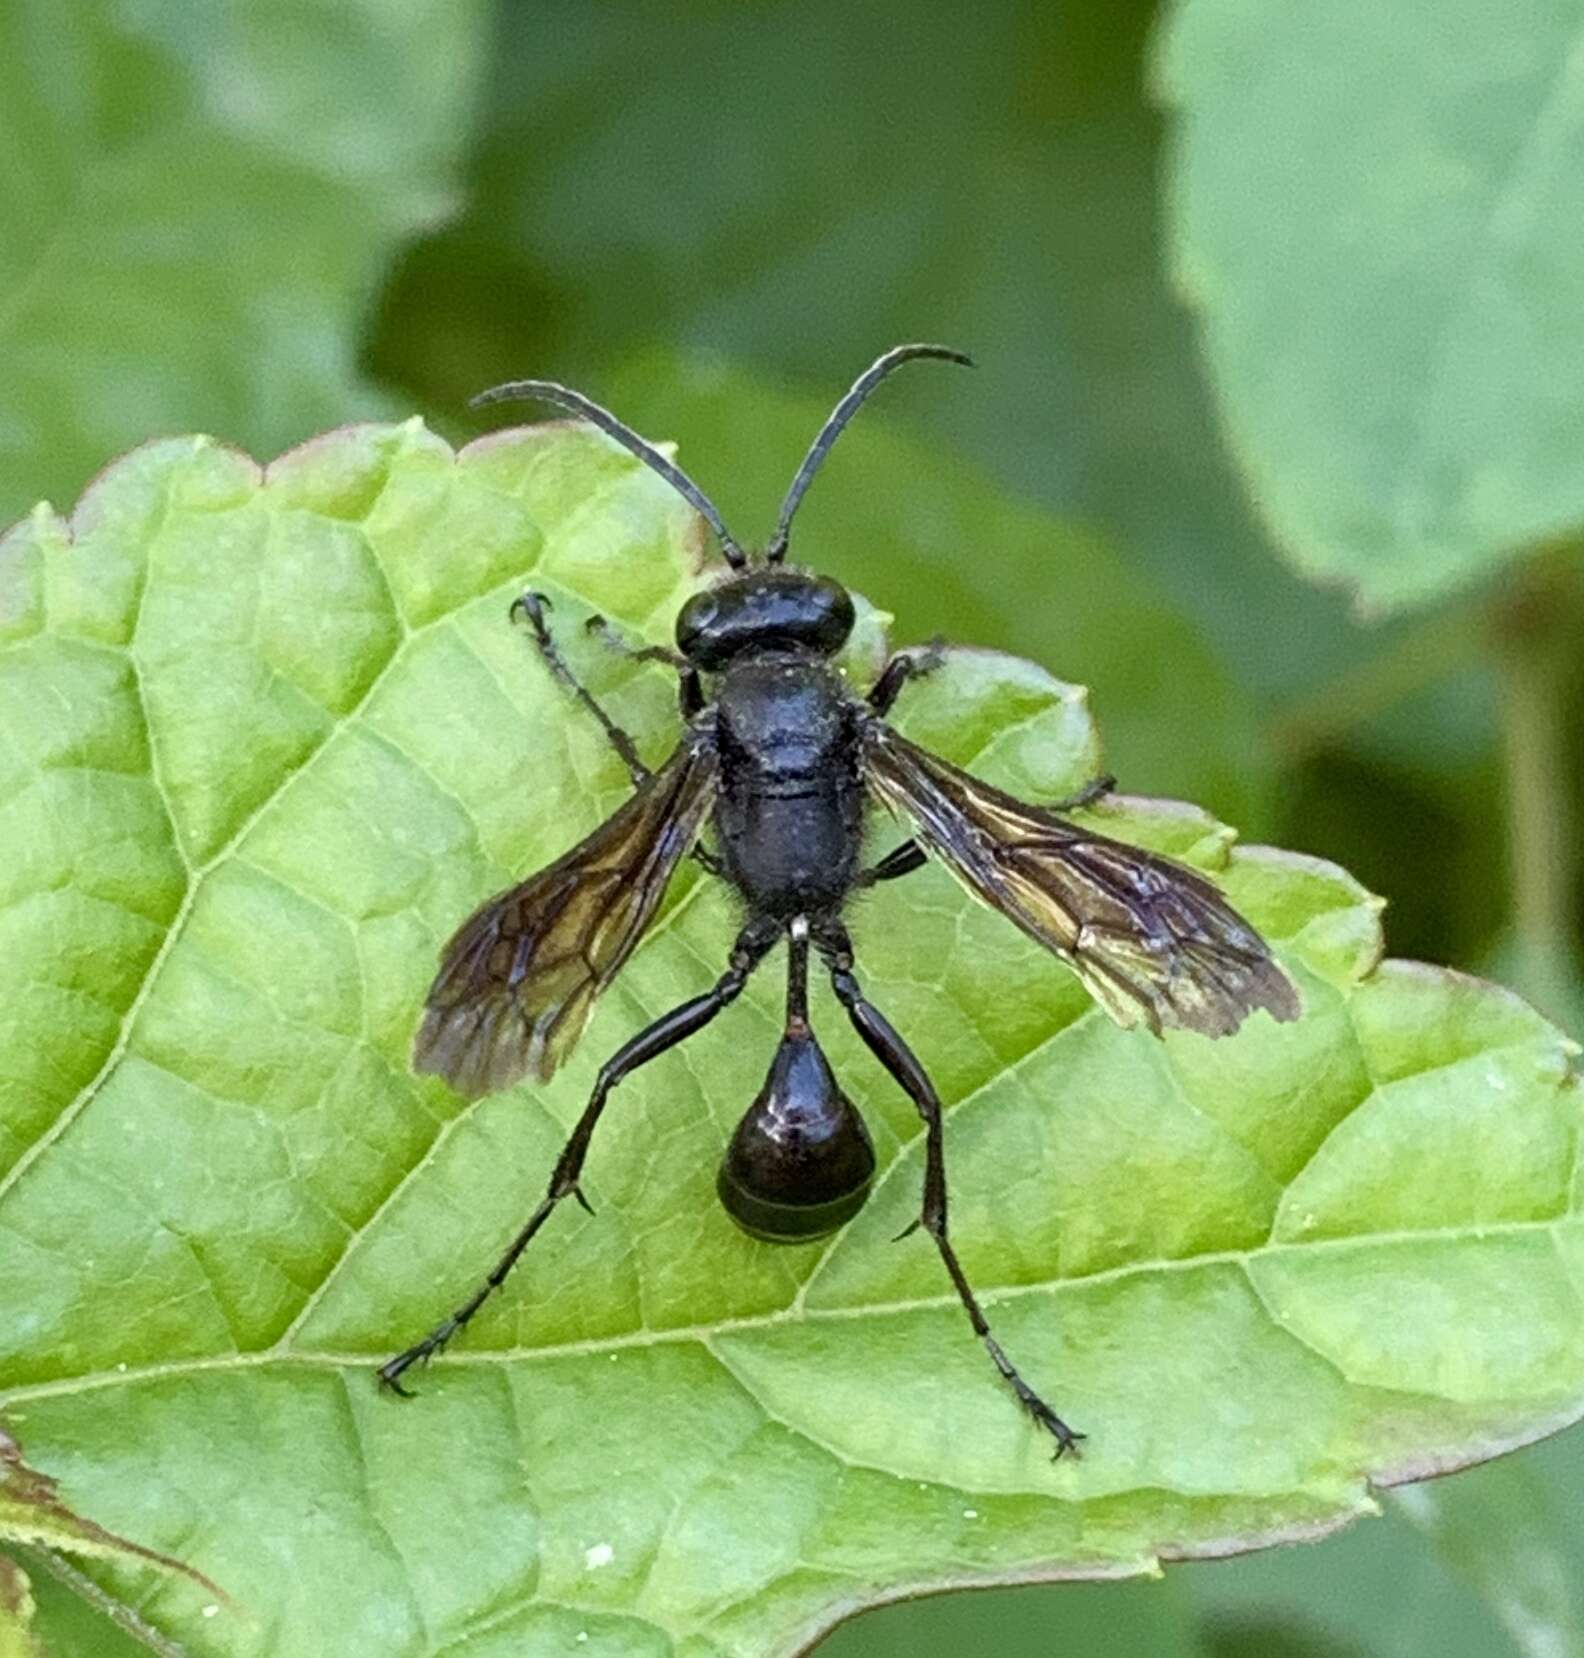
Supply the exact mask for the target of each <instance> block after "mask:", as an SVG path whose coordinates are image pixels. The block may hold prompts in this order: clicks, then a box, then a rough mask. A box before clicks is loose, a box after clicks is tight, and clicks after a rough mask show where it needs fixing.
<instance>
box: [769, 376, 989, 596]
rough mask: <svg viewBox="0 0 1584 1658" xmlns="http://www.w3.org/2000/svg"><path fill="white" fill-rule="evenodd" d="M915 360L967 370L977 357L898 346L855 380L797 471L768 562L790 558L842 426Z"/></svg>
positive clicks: (788, 493) (772, 538)
mask: <svg viewBox="0 0 1584 1658" xmlns="http://www.w3.org/2000/svg"><path fill="white" fill-rule="evenodd" d="M915 357H939V358H940V359H942V361H944V362H948V363H961V364H963V365H964V367H966V368H972V367H973V358H972V357H970V356H968V355H967V353H966V352H962V351H953V350H952V349H951V347H950V346H945V345H894V346H892V348H891V349H890V350H889V351H888V352H886V353H885V355H884V356H881V357H877V358H875V360H874V361H873V362H872V363H871V364H870V365H869V367H868V368H866V369H865V370H864V371H863V373H862V374H860V375H859V376H858V378H857V379H856V380H854V381H853V384H852V390H851V391H849V392H848V393H847V395H846V396H845V397H844V398H843V399H842V400H841V402H840V403H838V404H837V405H836V407H835V408H834V409H832V410H831V412H830V418H829V419H828V420H827V421H826V422H825V424H824V425H823V426H822V427H820V430H819V436H818V437H816V438H815V439H814V442H813V443H812V444H811V445H810V446H809V452H808V453H807V454H806V455H805V456H804V457H803V464H802V465H801V466H800V467H799V468H798V469H797V476H796V477H795V478H794V479H793V480H792V487H791V488H790V489H789V490H788V491H787V493H786V499H785V500H784V501H783V502H782V503H781V517H780V520H779V521H778V522H777V524H776V532H775V534H774V535H773V536H772V537H771V538H770V545H769V546H768V547H767V548H766V549H765V561H766V562H767V563H769V564H779V563H780V562H781V560H782V559H784V558H785V557H786V552H787V536H788V534H789V533H790V531H791V529H792V514H793V513H795V512H796V511H797V509H798V502H799V501H801V500H802V499H803V492H804V491H805V490H806V489H807V488H808V486H809V485H810V484H811V483H812V482H813V481H814V474H815V473H816V472H818V471H819V469H820V463H821V462H822V461H823V460H824V459H825V456H826V454H827V453H828V452H829V450H830V446H831V445H832V444H833V443H834V442H835V441H836V439H837V438H839V437H840V436H841V431H842V427H844V426H845V425H846V424H847V422H848V421H849V420H851V419H852V417H853V416H854V415H855V414H857V412H858V410H859V408H860V407H861V406H862V404H863V401H864V399H865V398H866V397H867V396H868V395H869V393H870V392H872V391H873V390H874V389H875V387H876V386H878V385H879V384H880V382H881V381H882V380H884V379H885V377H886V376H887V375H888V374H889V373H890V372H891V371H892V369H895V368H900V367H901V366H902V364H903V363H908V362H911V361H912V360H913V359H914V358H915Z"/></svg>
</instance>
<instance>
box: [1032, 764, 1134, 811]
mask: <svg viewBox="0 0 1584 1658" xmlns="http://www.w3.org/2000/svg"><path fill="white" fill-rule="evenodd" d="M1115 787H1116V778H1114V777H1113V776H1112V775H1111V773H1110V772H1106V773H1104V774H1103V775H1102V776H1100V777H1091V778H1090V779H1089V781H1088V782H1087V783H1085V784H1084V786H1083V787H1082V788H1081V789H1080V790H1079V791H1078V792H1077V794H1070V795H1068V796H1066V798H1065V799H1062V800H1046V801H1042V802H1041V806H1042V808H1043V809H1044V810H1045V811H1047V812H1079V811H1082V810H1083V808H1084V807H1085V806H1093V805H1094V803H1095V802H1096V801H1097V800H1102V799H1104V798H1105V796H1106V795H1108V794H1110V792H1111V791H1112V790H1113V789H1114V788H1115Z"/></svg>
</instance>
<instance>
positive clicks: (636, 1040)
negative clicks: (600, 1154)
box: [379, 921, 780, 1399]
mask: <svg viewBox="0 0 1584 1658" xmlns="http://www.w3.org/2000/svg"><path fill="white" fill-rule="evenodd" d="M779 936H780V927H779V926H778V925H777V924H776V923H775V922H770V921H750V922H749V923H748V925H747V926H746V927H744V928H743V930H742V931H741V932H740V933H739V934H738V935H737V942H736V944H735V945H734V946H733V948H732V953H731V961H730V963H729V965H728V966H727V968H726V971H725V972H724V973H723V974H721V976H720V978H719V979H717V980H716V982H715V986H714V988H713V989H711V990H707V991H705V992H704V994H703V995H702V996H695V997H694V998H693V999H692V1000H691V1001H688V1002H684V1003H683V1004H682V1005H681V1006H680V1007H676V1008H672V1010H671V1011H670V1012H669V1013H665V1014H662V1015H661V1016H660V1017H659V1018H658V1019H656V1020H655V1021H654V1023H653V1024H652V1025H649V1026H647V1027H646V1028H645V1029H643V1030H641V1031H639V1032H638V1034H637V1035H636V1036H634V1037H631V1038H630V1039H629V1040H628V1041H626V1042H624V1043H623V1044H622V1045H621V1047H619V1048H618V1049H617V1050H616V1052H615V1053H614V1054H612V1055H611V1057H610V1058H609V1059H607V1060H606V1061H605V1063H604V1064H603V1065H602V1066H600V1069H599V1076H598V1077H597V1078H596V1079H595V1083H594V1092H593V1093H592V1094H591V1095H590V1096H589V1102H588V1104H587V1105H586V1106H585V1107H584V1108H583V1115H582V1116H581V1117H579V1118H578V1120H577V1125H576V1127H574V1128H573V1130H572V1133H571V1134H570V1136H569V1137H568V1139H567V1143H566V1144H565V1145H564V1146H563V1147H562V1148H561V1155H560V1156H559V1157H558V1158H557V1159H556V1165H555V1171H554V1173H552V1174H551V1176H550V1184H549V1187H548V1188H547V1189H546V1191H545V1195H544V1196H543V1198H541V1199H540V1201H539V1207H538V1208H537V1209H535V1210H534V1212H533V1213H532V1214H531V1215H530V1216H529V1217H528V1221H527V1224H526V1225H525V1226H524V1227H523V1228H522V1230H521V1231H520V1232H519V1233H518V1234H517V1236H516V1237H515V1238H513V1239H512V1241H511V1243H510V1244H509V1245H508V1247H507V1249H506V1253H505V1254H504V1255H502V1256H501V1258H500V1259H499V1260H498V1261H497V1262H496V1263H495V1266H494V1268H493V1269H492V1270H491V1272H490V1274H489V1276H488V1277H487V1278H486V1279H485V1280H484V1282H483V1283H482V1284H480V1285H479V1287H478V1289H476V1290H475V1291H474V1292H473V1294H472V1295H471V1296H470V1297H469V1298H468V1299H467V1300H466V1301H464V1302H463V1303H462V1305H461V1306H460V1307H458V1308H457V1310H456V1311H455V1312H454V1313H452V1314H451V1315H450V1317H448V1318H443V1319H441V1321H440V1322H439V1323H438V1324H437V1325H436V1326H435V1327H434V1329H432V1330H431V1331H430V1332H429V1334H428V1335H426V1336H425V1337H424V1338H423V1340H422V1341H420V1342H415V1343H414V1344H413V1345H412V1346H411V1347H409V1348H408V1349H407V1350H406V1351H405V1352H403V1353H398V1354H397V1355H396V1357H395V1358H393V1359H389V1360H387V1361H386V1362H385V1363H384V1364H382V1365H381V1366H380V1368H379V1379H380V1385H381V1386H382V1387H388V1388H389V1389H390V1390H391V1391H392V1392H393V1393H399V1394H400V1395H401V1396H402V1398H404V1399H406V1398H410V1397H411V1394H410V1393H409V1391H408V1390H407V1389H406V1388H405V1387H403V1386H402V1382H401V1379H402V1377H403V1375H405V1374H406V1372H407V1371H409V1370H411V1369H412V1367H413V1366H414V1365H415V1364H427V1363H428V1361H429V1360H430V1359H432V1358H433V1357H434V1356H435V1354H436V1353H438V1352H440V1351H441V1350H442V1349H443V1348H444V1347H445V1345H446V1343H447V1342H449V1341H450V1340H451V1338H452V1337H453V1336H454V1335H456V1334H457V1332H458V1331H459V1330H461V1329H462V1328H463V1327H464V1326H465V1325H466V1324H467V1322H468V1320H469V1319H471V1318H472V1317H473V1315H474V1314H475V1313H476V1312H477V1311H478V1310H479V1308H480V1307H482V1306H483V1305H484V1303H485V1302H486V1301H487V1300H489V1298H490V1296H491V1295H492V1294H493V1293H494V1292H495V1291H496V1290H498V1289H499V1288H500V1287H501V1285H502V1284H503V1283H505V1281H506V1275H507V1274H508V1273H509V1272H510V1271H511V1269H512V1268H513V1267H514V1266H516V1264H517V1260H518V1257H519V1256H520V1255H521V1254H522V1252H523V1251H524V1250H525V1249H526V1248H527V1247H528V1245H529V1244H530V1243H532V1242H533V1240H534V1236H535V1234H536V1233H537V1232H538V1231H539V1229H540V1227H542V1226H543V1225H544V1223H545V1222H546V1221H547V1220H549V1218H550V1216H551V1215H552V1214H553V1213H554V1212H555V1210H556V1208H557V1206H558V1205H559V1204H560V1203H561V1202H562V1201H563V1200H564V1199H566V1198H569V1197H575V1198H576V1199H577V1200H578V1202H579V1203H580V1204H582V1206H583V1207H584V1209H587V1210H588V1212H589V1213H590V1214H592V1213H593V1210H592V1209H589V1205H588V1200H587V1199H586V1198H585V1197H584V1196H583V1193H582V1191H581V1189H580V1188H579V1186H578V1181H579V1180H580V1179H581V1178H582V1174H583V1159H584V1158H585V1157H586V1156H587V1155H588V1148H589V1141H590V1140H592V1139H593V1138H594V1130H595V1128H596V1127H597V1126H598V1124H599V1120H600V1114H601V1113H602V1112H603V1111H604V1109H605V1102H606V1100H607V1099H608V1098H609V1097H610V1092H611V1090H612V1089H613V1088H614V1087H615V1086H616V1085H617V1084H618V1083H619V1082H621V1081H622V1079H623V1078H625V1077H628V1076H630V1075H631V1074H632V1073H633V1072H634V1071H636V1070H637V1069H638V1067H639V1066H640V1065H647V1064H648V1063H649V1061H650V1060H651V1059H657V1058H659V1056H660V1055H661V1054H663V1053H664V1052H665V1051H666V1050H667V1049H668V1048H674V1047H675V1046H676V1045H677V1043H679V1042H682V1041H685V1040H686V1039H687V1038H688V1037H690V1036H692V1035H693V1034H694V1033H695V1032H696V1031H701V1030H703V1028H704V1027H705V1026H706V1025H707V1024H708V1023H709V1022H710V1021H711V1020H712V1019H713V1018H714V1017H715V1016H716V1014H718V1013H721V1012H722V1011H724V1010H725V1009H726V1008H728V1007H730V1006H731V1004H732V1003H733V1002H735V1001H736V1000H737V998H738V996H740V995H741V994H742V988H743V986H744V985H745V984H746V983H747V982H748V975H749V974H750V973H752V972H753V970H754V968H756V967H757V966H758V965H759V963H760V962H761V961H763V960H764V957H765V954H766V953H767V952H768V950H769V949H770V946H771V945H772V944H774V943H775V941H776V939H777V938H778V937H779Z"/></svg>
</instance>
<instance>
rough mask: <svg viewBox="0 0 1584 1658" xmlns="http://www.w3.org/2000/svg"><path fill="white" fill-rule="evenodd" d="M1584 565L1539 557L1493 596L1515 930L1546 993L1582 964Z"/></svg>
mask: <svg viewBox="0 0 1584 1658" xmlns="http://www.w3.org/2000/svg"><path fill="white" fill-rule="evenodd" d="M1577 585H1578V584H1577V581H1576V579H1575V572H1574V571H1573V570H1572V569H1571V568H1569V567H1568V566H1567V565H1566V564H1564V563H1562V562H1561V561H1560V560H1539V561H1536V562H1535V563H1534V564H1532V565H1531V566H1530V567H1529V568H1528V569H1527V570H1525V571H1524V572H1523V573H1522V574H1521V575H1520V576H1519V577H1518V578H1517V580H1516V582H1515V583H1514V585H1513V586H1512V587H1511V588H1510V589H1509V590H1507V591H1506V592H1504V593H1503V594H1502V595H1501V596H1500V597H1499V598H1498V599H1497V600H1496V601H1494V603H1493V606H1492V617H1491V620H1492V628H1491V637H1492V643H1493V646H1494V649H1495V654H1496V661H1497V666H1498V669H1499V671H1500V675H1501V687H1502V690H1501V721H1502V748H1503V753H1504V760H1505V770H1506V797H1507V846H1508V864H1509V870H1508V875H1509V880H1510V882H1511V890H1512V902H1513V933H1514V943H1515V946H1516V952H1517V960H1518V967H1519V976H1520V978H1521V980H1522V984H1523V987H1524V988H1525V989H1527V990H1529V991H1531V992H1532V993H1534V994H1535V995H1537V996H1538V997H1539V998H1541V999H1542V1000H1551V999H1553V998H1554V997H1555V996H1556V995H1557V994H1558V993H1562V990H1563V985H1564V983H1565V981H1566V980H1567V978H1569V977H1570V975H1571V971H1572V960H1571V957H1572V949H1573V913H1572V912H1573V893H1572V885H1573V875H1574V870H1573V853H1574V848H1575V845H1576V830H1575V825H1574V803H1573V777H1572V772H1571V768H1570V766H1569V763H1568V762H1569V758H1570V756H1569V754H1568V743H1567V711H1566V704H1567V694H1568V691H1569V689H1570V687H1571V684H1572V681H1573V679H1574V675H1575V666H1574V662H1573V653H1572V651H1571V650H1570V648H1569V646H1570V643H1571V641H1572V640H1573V639H1574V638H1575V637H1576V632H1575V627H1574V624H1575V623H1576V621H1577V618H1578V615H1579V609H1578V591H1577Z"/></svg>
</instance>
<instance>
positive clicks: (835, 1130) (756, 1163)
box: [717, 1030, 875, 1243]
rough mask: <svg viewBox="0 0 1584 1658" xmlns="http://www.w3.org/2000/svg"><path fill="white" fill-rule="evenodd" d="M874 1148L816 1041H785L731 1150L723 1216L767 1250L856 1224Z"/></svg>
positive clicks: (723, 1180)
mask: <svg viewBox="0 0 1584 1658" xmlns="http://www.w3.org/2000/svg"><path fill="white" fill-rule="evenodd" d="M874 1170H875V1155H874V1147H873V1146H872V1145H871V1144H870V1141H869V1131H868V1129H866V1128H865V1127H864V1122H863V1118H862V1117H860V1116H859V1115H858V1112H857V1110H856V1109H855V1108H854V1106H853V1104H852V1102H851V1101H850V1100H849V1099H848V1098H847V1096H846V1095H845V1094H844V1093H842V1091H841V1089H840V1088H839V1087H838V1086H837V1084H836V1078H835V1077H834V1076H833V1075H832V1074H831V1068H830V1066H829V1065H828V1064H826V1062H825V1055H824V1054H823V1053H822V1052H821V1051H820V1045H819V1043H818V1042H816V1041H815V1039H814V1037H813V1035H812V1034H811V1033H810V1032H808V1031H806V1030H804V1031H793V1032H788V1034H787V1035H786V1036H785V1037H784V1038H783V1039H782V1042H781V1046H780V1047H779V1048H778V1049H777V1050H776V1056H775V1059H774V1060H773V1061H772V1063H771V1066H770V1071H769V1074H768V1075H767V1076H766V1077H765V1082H764V1087H763V1088H761V1089H760V1091H759V1097H758V1098H757V1099H756V1100H755V1101H754V1102H753V1104H752V1105H751V1106H749V1107H748V1110H747V1111H746V1113H745V1114H744V1116H743V1119H742V1121H741V1122H740V1123H738V1125H737V1131H736V1133H734V1134H733V1135H732V1138H731V1144H730V1145H729V1146H728V1147H727V1148H726V1157H725V1161H724V1162H722V1164H721V1169H720V1178H719V1180H718V1181H717V1186H718V1189H719V1191H720V1199H721V1202H722V1203H723V1204H724V1205H725V1206H726V1212H727V1213H728V1214H729V1215H730V1216H731V1218H732V1219H733V1220H734V1221H736V1222H737V1224H738V1225H739V1226H740V1227H742V1229H743V1230H744V1231H745V1232H748V1233H751V1234H752V1235H753V1236H754V1237H756V1238H763V1239H764V1240H765V1241H766V1242H768V1243H806V1242H807V1241H808V1240H809V1239H811V1238H821V1237H824V1235H825V1234H826V1233H827V1232H834V1231H835V1230H836V1228H837V1227H838V1226H840V1225H842V1224H843V1223H844V1222H845V1221H849V1220H851V1219H852V1217H853V1216H854V1215H856V1214H857V1213H858V1211H859V1210H860V1209H861V1208H863V1206H864V1199H865V1198H867V1197H868V1196H869V1185H870V1182H871V1181H872V1180H873V1179H874Z"/></svg>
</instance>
